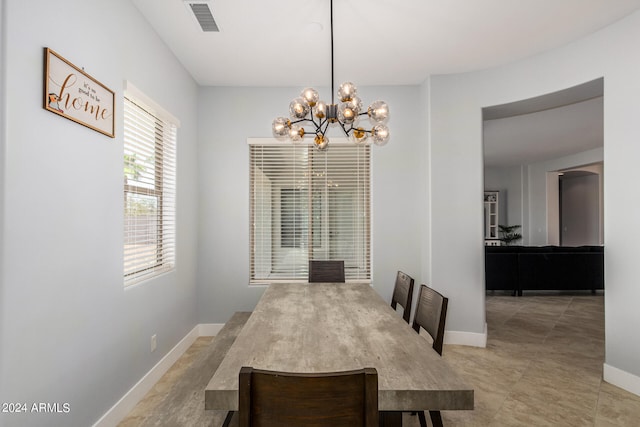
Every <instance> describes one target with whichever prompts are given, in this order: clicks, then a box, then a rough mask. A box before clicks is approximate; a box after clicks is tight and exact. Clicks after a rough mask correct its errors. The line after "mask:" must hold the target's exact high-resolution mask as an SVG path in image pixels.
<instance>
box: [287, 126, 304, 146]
mask: <svg viewBox="0 0 640 427" xmlns="http://www.w3.org/2000/svg"><path fill="white" fill-rule="evenodd" d="M288 133H289V138H291V140H292V141H293V142H300V141H302V139H303V138H304V129H303V128H301V127H300V126H298V125H293V126H291V129H289V132H288Z"/></svg>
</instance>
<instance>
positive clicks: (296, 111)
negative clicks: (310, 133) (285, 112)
mask: <svg viewBox="0 0 640 427" xmlns="http://www.w3.org/2000/svg"><path fill="white" fill-rule="evenodd" d="M309 108H310V107H309V104H307V101H305V99H304V98H302V97H298V98H296V99H294V100H293V101H291V103H290V104H289V114H291V117H293V118H294V119H304V118H305V116H306V115H307V113H309Z"/></svg>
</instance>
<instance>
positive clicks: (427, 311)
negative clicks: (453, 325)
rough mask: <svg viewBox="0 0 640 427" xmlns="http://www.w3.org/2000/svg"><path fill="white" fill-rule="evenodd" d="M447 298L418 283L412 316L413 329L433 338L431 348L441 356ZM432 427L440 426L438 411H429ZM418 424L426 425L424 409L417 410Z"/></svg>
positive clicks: (440, 419)
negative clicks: (424, 332) (417, 292)
mask: <svg viewBox="0 0 640 427" xmlns="http://www.w3.org/2000/svg"><path fill="white" fill-rule="evenodd" d="M448 304H449V299H448V298H447V297H444V296H442V294H440V293H439V292H437V291H435V290H434V289H431V288H429V287H428V286H426V285H420V292H419V294H418V304H417V306H416V313H415V315H414V316H413V325H412V327H413V329H414V330H415V331H416V332H417V333H420V328H422V329H424V330H425V331H426V332H427V333H428V334H429V335H430V336H431V338H432V339H433V349H434V350H435V351H437V352H438V354H439V355H440V356H442V344H443V341H444V326H445V322H446V320H447V306H448ZM429 416H430V417H431V422H432V423H433V425H434V427H441V426H442V417H441V416H440V411H429ZM418 417H419V418H420V426H422V427H426V426H427V421H426V419H425V416H424V411H420V412H418Z"/></svg>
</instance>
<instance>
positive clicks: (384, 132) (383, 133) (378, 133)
mask: <svg viewBox="0 0 640 427" xmlns="http://www.w3.org/2000/svg"><path fill="white" fill-rule="evenodd" d="M371 137H372V138H373V143H374V144H376V145H379V146H382V145H385V144H386V143H387V142H388V141H389V128H388V127H387V126H386V125H383V124H378V125H375V126H374V127H373V129H371Z"/></svg>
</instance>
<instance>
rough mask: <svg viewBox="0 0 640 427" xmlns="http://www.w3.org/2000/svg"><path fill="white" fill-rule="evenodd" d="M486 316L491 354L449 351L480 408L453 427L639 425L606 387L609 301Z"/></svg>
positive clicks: (634, 403) (508, 309)
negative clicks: (605, 346) (605, 352)
mask: <svg viewBox="0 0 640 427" xmlns="http://www.w3.org/2000/svg"><path fill="white" fill-rule="evenodd" d="M486 313H487V324H488V330H489V338H488V342H487V347H486V348H474V347H466V346H456V345H445V348H444V351H443V357H444V359H445V360H446V361H447V362H448V363H449V364H450V365H451V366H453V367H454V368H455V369H456V370H457V371H458V372H459V373H460V374H461V375H462V376H463V377H464V378H465V379H466V380H467V382H468V383H469V384H470V385H472V386H473V388H474V389H475V409H474V410H473V411H443V412H442V417H443V421H444V424H445V425H446V426H509V427H511V426H514V427H515V426H536V427H537V426H554V427H555V426H570V427H574V426H594V427H596V426H597V427H612V426H629V427H635V426H640V397H638V396H636V395H634V394H631V393H628V392H626V391H624V390H622V389H620V388H618V387H615V386H613V385H611V384H608V383H606V382H604V381H602V365H603V363H604V298H603V295H602V294H598V295H591V294H574V295H569V294H557V293H549V294H533V293H529V294H528V295H527V293H525V296H523V297H512V296H510V295H501V294H497V293H496V294H495V295H493V294H488V295H487V299H486ZM209 342H210V338H200V339H198V340H197V341H196V342H195V343H194V344H193V345H192V347H191V348H190V349H189V350H188V351H187V352H186V353H185V354H184V355H183V357H182V358H181V360H179V361H178V362H177V363H176V364H175V365H174V367H173V368H172V369H171V370H169V371H168V372H167V374H166V375H165V377H163V378H162V379H161V380H160V381H159V382H158V384H156V386H155V387H154V389H153V390H152V391H151V392H149V394H148V395H147V396H146V397H145V399H143V401H141V402H140V404H139V405H138V406H137V407H136V408H135V409H134V410H133V411H132V413H131V414H130V415H129V417H127V418H126V419H125V420H123V422H122V423H121V424H120V427H129V426H138V425H141V424H142V421H143V420H144V418H145V415H146V414H148V412H149V411H152V410H153V407H154V405H155V404H156V402H158V401H160V400H161V399H162V396H163V393H166V392H167V390H168V389H169V388H170V387H171V384H172V383H173V382H174V381H177V380H178V379H179V378H180V373H181V372H183V371H184V369H186V367H187V366H188V365H189V363H190V362H191V361H192V360H193V359H194V357H195V356H196V355H197V353H198V351H199V350H201V349H202V348H204V346H206V345H208V344H209ZM403 418H404V422H403V424H404V425H405V426H418V425H419V423H418V420H417V417H415V416H411V415H409V414H405V415H404V416H403ZM427 419H428V417H427Z"/></svg>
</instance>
